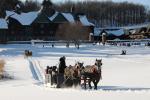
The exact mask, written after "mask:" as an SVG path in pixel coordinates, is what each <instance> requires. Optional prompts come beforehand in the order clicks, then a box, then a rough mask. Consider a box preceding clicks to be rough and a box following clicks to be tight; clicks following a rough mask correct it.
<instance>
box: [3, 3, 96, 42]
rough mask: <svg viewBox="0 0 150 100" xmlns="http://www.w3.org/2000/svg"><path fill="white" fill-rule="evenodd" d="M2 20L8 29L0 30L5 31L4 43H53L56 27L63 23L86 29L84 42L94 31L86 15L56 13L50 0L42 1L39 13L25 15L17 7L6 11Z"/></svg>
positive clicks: (33, 12)
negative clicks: (77, 24)
mask: <svg viewBox="0 0 150 100" xmlns="http://www.w3.org/2000/svg"><path fill="white" fill-rule="evenodd" d="M3 20H5V22H6V21H7V26H8V27H7V28H5V29H7V31H6V30H5V29H1V28H0V33H2V31H4V30H5V32H6V33H5V37H3V40H6V41H29V40H32V39H41V40H49V41H53V40H56V32H57V30H58V27H60V25H62V24H64V23H80V24H81V25H82V27H86V28H88V31H87V33H86V35H87V36H85V37H87V38H86V40H88V39H89V38H88V37H89V35H90V33H93V31H94V24H92V23H91V22H89V21H88V19H87V17H86V15H84V14H75V13H73V12H58V11H56V10H55V9H54V8H53V4H52V3H51V1H50V0H44V1H43V3H42V6H41V9H40V10H39V11H32V12H27V13H24V12H22V11H21V10H20V7H19V5H17V6H16V7H15V10H13V11H6V18H5V19H3ZM0 24H1V22H0ZM70 34H71V33H70ZM81 35H82V34H81ZM84 35H85V34H84ZM1 38H2V37H1Z"/></svg>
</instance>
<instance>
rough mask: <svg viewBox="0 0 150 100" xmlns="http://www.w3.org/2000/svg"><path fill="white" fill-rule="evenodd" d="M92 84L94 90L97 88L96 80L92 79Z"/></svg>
mask: <svg viewBox="0 0 150 100" xmlns="http://www.w3.org/2000/svg"><path fill="white" fill-rule="evenodd" d="M93 84H94V90H97V82H96V81H93Z"/></svg>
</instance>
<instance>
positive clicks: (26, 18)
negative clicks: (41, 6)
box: [6, 11, 38, 25]
mask: <svg viewBox="0 0 150 100" xmlns="http://www.w3.org/2000/svg"><path fill="white" fill-rule="evenodd" d="M6 16H7V17H11V18H14V19H16V20H17V21H19V22H20V23H21V24H22V25H31V24H32V22H33V21H34V20H35V19H36V18H37V16H38V12H36V11H33V12H28V13H21V14H17V13H15V12H14V11H6Z"/></svg>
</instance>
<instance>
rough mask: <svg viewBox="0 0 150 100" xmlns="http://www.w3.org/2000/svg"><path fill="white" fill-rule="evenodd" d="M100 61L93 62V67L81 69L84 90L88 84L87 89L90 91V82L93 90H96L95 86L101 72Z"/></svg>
mask: <svg viewBox="0 0 150 100" xmlns="http://www.w3.org/2000/svg"><path fill="white" fill-rule="evenodd" d="M101 66H102V59H100V60H97V59H96V61H95V65H88V66H85V67H83V68H82V71H81V75H82V77H81V79H83V80H84V83H83V85H84V88H85V89H86V83H87V82H88V84H89V88H90V89H92V86H91V82H93V84H94V89H96V90H97V84H98V82H99V81H100V79H101V78H102V72H101Z"/></svg>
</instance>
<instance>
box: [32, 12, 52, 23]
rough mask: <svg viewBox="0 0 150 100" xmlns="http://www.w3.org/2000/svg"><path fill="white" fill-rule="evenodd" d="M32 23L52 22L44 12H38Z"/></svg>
mask: <svg viewBox="0 0 150 100" xmlns="http://www.w3.org/2000/svg"><path fill="white" fill-rule="evenodd" d="M33 23H52V21H50V20H49V18H48V17H47V16H46V15H45V14H44V13H39V15H38V17H37V18H36V19H35V20H34V22H33Z"/></svg>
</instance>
